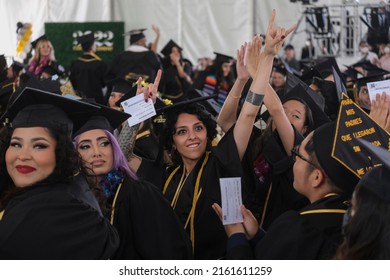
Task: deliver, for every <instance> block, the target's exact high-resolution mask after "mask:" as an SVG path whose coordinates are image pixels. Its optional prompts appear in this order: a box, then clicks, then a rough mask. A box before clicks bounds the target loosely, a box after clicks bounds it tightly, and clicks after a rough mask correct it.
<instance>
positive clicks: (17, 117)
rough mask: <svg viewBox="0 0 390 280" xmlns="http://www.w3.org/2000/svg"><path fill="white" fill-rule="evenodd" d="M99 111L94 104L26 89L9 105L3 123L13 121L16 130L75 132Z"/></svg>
mask: <svg viewBox="0 0 390 280" xmlns="http://www.w3.org/2000/svg"><path fill="white" fill-rule="evenodd" d="M99 108H100V107H99V106H97V105H94V104H90V103H87V102H83V101H80V100H73V99H68V98H65V97H63V96H61V95H58V94H54V93H51V92H47V91H42V90H39V89H35V88H30V87H26V88H24V89H23V91H22V92H21V93H20V94H19V95H18V96H17V97H16V98H15V99H14V101H13V102H12V103H11V104H10V105H9V106H8V108H7V111H6V112H5V114H4V115H3V116H2V117H1V120H2V121H3V122H5V123H7V122H11V125H12V127H14V128H16V127H34V126H42V127H49V128H58V127H62V126H66V127H67V129H68V131H69V133H71V132H72V129H74V130H78V129H79V128H80V127H81V125H82V120H85V119H87V118H88V117H89V116H91V115H93V114H94V113H95V112H96V111H97V110H98V109H99Z"/></svg>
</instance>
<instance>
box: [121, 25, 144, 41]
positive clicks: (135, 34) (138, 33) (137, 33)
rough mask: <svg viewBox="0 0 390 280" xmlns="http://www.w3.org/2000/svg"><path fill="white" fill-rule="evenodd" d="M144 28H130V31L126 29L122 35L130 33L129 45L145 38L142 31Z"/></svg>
mask: <svg viewBox="0 0 390 280" xmlns="http://www.w3.org/2000/svg"><path fill="white" fill-rule="evenodd" d="M145 30H146V28H140V29H132V30H130V31H127V32H126V33H125V34H123V35H125V36H126V35H130V45H132V44H134V43H135V42H137V41H139V40H141V39H143V38H145V34H144V31H145Z"/></svg>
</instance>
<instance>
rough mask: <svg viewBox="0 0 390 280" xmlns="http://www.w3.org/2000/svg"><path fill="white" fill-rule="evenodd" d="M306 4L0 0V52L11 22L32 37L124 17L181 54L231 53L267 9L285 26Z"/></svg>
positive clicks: (9, 49)
mask: <svg viewBox="0 0 390 280" xmlns="http://www.w3.org/2000/svg"><path fill="white" fill-rule="evenodd" d="M306 2H310V4H312V5H314V6H315V7H322V6H325V5H326V6H329V5H330V6H331V7H332V5H333V6H334V7H333V8H331V7H330V13H332V12H334V13H335V14H336V17H337V13H339V10H340V7H343V6H344V7H345V5H344V4H348V5H349V4H353V5H357V3H359V4H360V5H361V4H379V1H378V2H376V1H375V3H374V1H373V0H364V1H363V0H361V1H346V0H344V1H342V0H340V1H337V0H322V1H321V0H319V1H312V0H311V1H306ZM307 7H308V6H307V5H306V4H303V3H302V0H301V1H297V2H295V3H293V2H291V1H289V0H163V1H162V0H66V1H63V0H28V1H27V0H12V1H11V0H0V26H1V28H0V35H1V38H2V40H1V41H2V43H1V47H0V54H1V53H4V54H5V55H6V56H8V57H12V56H13V55H14V54H15V50H16V45H17V37H16V32H15V31H16V24H17V22H30V23H32V25H33V33H32V36H31V39H32V40H34V39H36V38H37V37H39V36H40V35H42V34H43V33H44V23H45V22H88V21H103V22H107V21H124V22H125V29H126V30H130V29H135V28H144V27H146V28H148V30H147V31H146V32H145V33H146V36H147V38H148V40H149V41H152V40H153V39H154V36H155V34H154V32H153V31H152V29H151V26H152V24H154V25H157V26H159V28H160V30H161V39H160V42H159V49H161V48H162V47H163V46H164V45H165V43H166V42H168V41H169V39H173V40H174V41H176V42H177V43H178V44H179V45H181V46H182V47H183V49H184V52H183V53H184V56H185V57H187V58H188V59H190V60H191V61H192V62H196V60H197V58H199V57H203V56H210V57H213V51H217V52H220V53H224V54H228V55H231V56H235V53H236V50H237V48H238V47H239V46H240V45H241V44H242V43H243V42H245V41H248V40H250V38H251V37H252V36H253V34H255V33H264V32H265V30H266V26H267V22H268V18H269V15H270V12H271V10H272V9H273V8H274V9H276V11H277V20H276V24H278V25H281V26H284V27H288V26H291V25H292V24H294V23H297V22H298V21H299V19H300V18H301V16H302V14H303V13H304V11H305V9H306V8H307ZM332 9H333V10H332ZM337 9H338V10H337ZM338 17H340V15H338ZM305 25H306V23H305V22H304V20H303V22H302V21H301V22H300V24H299V27H298V30H297V31H296V32H295V33H294V36H292V40H291V39H290V43H292V44H293V45H294V46H295V47H296V48H297V49H300V48H301V47H302V46H303V44H304V42H305V40H306V39H307V37H308V34H307V27H306V26H305ZM341 25H342V24H341ZM126 43H128V42H126Z"/></svg>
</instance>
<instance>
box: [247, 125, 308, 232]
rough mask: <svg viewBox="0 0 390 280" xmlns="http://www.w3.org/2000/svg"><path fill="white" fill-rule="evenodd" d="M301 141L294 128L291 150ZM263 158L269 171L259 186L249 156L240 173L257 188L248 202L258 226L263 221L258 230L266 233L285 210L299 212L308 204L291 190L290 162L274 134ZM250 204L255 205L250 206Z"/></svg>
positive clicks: (269, 140) (291, 174) (301, 196)
mask: <svg viewBox="0 0 390 280" xmlns="http://www.w3.org/2000/svg"><path fill="white" fill-rule="evenodd" d="M293 128H294V127H293ZM302 140H303V137H302V136H301V135H300V134H299V132H298V131H296V129H295V128H294V146H295V145H298V144H300V143H301V142H302ZM263 155H264V157H265V159H266V161H267V162H268V163H269V165H270V171H269V173H268V175H267V177H266V180H265V182H264V183H263V184H261V183H260V182H259V180H258V178H257V177H256V176H255V175H254V171H253V160H252V158H251V157H250V156H248V157H245V161H246V162H244V170H246V172H247V173H248V174H247V175H246V176H247V177H251V181H252V182H253V184H255V185H256V186H257V187H256V194H255V195H256V196H257V197H256V198H255V199H253V200H254V202H252V208H254V209H255V213H254V214H255V216H256V218H258V220H259V222H260V221H261V219H262V217H263V223H262V225H261V226H262V227H263V228H264V229H268V227H269V226H270V224H271V223H272V222H273V221H274V220H275V219H276V218H277V217H278V216H280V215H281V214H283V213H284V212H286V211H288V210H299V209H301V208H302V207H304V206H306V205H308V204H309V200H308V199H307V198H306V197H304V196H303V195H301V194H300V193H298V192H297V191H296V190H295V189H294V187H293V181H294V176H293V165H294V161H293V159H292V157H291V156H288V155H287V153H286V151H285V149H284V147H283V144H282V140H281V139H280V136H279V134H278V132H277V131H276V130H275V131H274V132H273V133H272V135H271V136H270V138H268V140H267V142H266V143H265V145H264V149H263ZM248 160H249V162H248ZM254 203H257V204H258V205H257V206H253V204H254ZM249 208H251V207H249ZM251 210H252V209H251Z"/></svg>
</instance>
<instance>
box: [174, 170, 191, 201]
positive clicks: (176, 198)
mask: <svg viewBox="0 0 390 280" xmlns="http://www.w3.org/2000/svg"><path fill="white" fill-rule="evenodd" d="M187 177H188V176H187V175H186V168H185V166H184V167H183V174H182V175H181V178H180V182H179V185H178V186H177V189H176V192H175V195H174V196H173V199H172V202H171V207H172V208H173V209H175V208H176V204H177V201H178V200H179V195H180V193H181V190H182V189H183V186H184V183H185V182H186V180H187Z"/></svg>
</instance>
